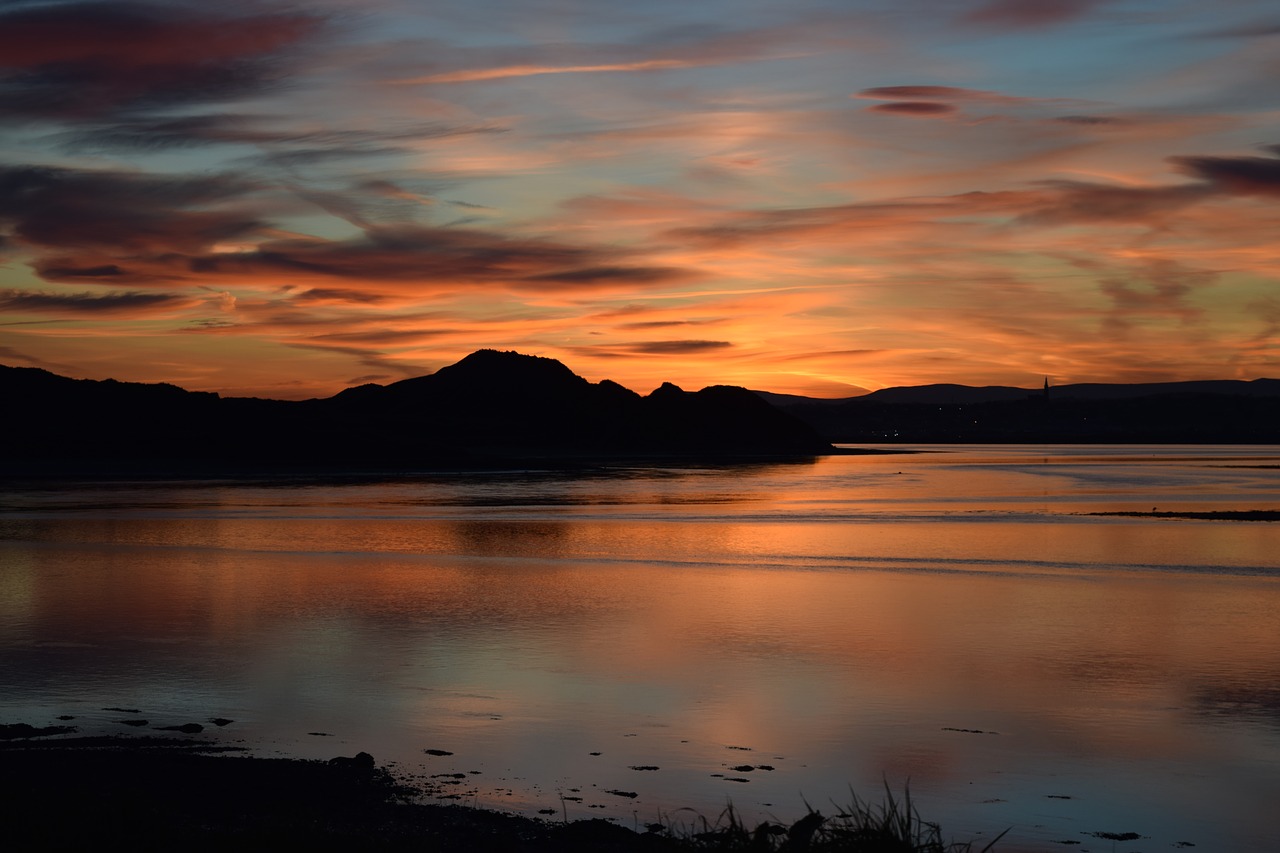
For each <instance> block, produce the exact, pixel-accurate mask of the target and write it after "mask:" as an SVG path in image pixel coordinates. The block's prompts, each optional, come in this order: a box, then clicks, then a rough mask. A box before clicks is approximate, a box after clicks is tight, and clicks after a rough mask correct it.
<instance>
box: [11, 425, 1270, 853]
mask: <svg viewBox="0 0 1280 853" xmlns="http://www.w3.org/2000/svg"><path fill="white" fill-rule="evenodd" d="M932 449H933V450H938V451H944V452H929V453H920V454H915V455H892V456H850V457H831V458H827V459H822V460H819V461H817V462H815V463H812V464H801V465H785V466H761V467H740V468H729V469H723V468H721V469H697V468H687V469H679V470H650V469H642V468H628V469H616V470H602V471H595V472H591V473H587V474H577V475H574V476H569V475H565V474H560V473H537V472H509V473H502V474H477V475H450V476H447V477H443V476H442V477H418V478H414V479H409V480H402V481H380V482H340V483H320V482H292V483H289V482H285V483H279V482H276V483H259V484H242V483H231V482H196V483H190V482H187V483H128V484H114V485H109V486H107V485H83V484H81V485H63V486H60V487H51V486H39V487H35V486H33V487H29V488H28V487H20V488H15V487H12V486H11V487H8V488H4V489H2V490H0V685H3V691H2V692H0V722H17V721H23V722H29V723H32V724H36V725H47V724H50V723H53V722H55V717H56V716H57V715H60V714H71V715H74V716H75V717H76V720H75V723H74V724H76V725H79V726H80V727H81V732H82V733H85V732H98V731H107V732H126V731H134V730H132V729H127V728H125V727H124V726H122V725H120V724H119V723H118V722H117V721H118V720H120V719H124V718H129V717H135V716H136V717H144V718H146V719H148V720H149V721H150V722H151V724H152V725H172V724H178V723H185V722H190V721H196V722H205V721H207V720H208V719H209V718H211V717H215V716H221V717H228V718H231V719H234V720H235V723H233V724H232V725H230V726H227V727H226V728H224V729H213V727H209V731H207V732H206V734H210V733H211V734H212V735H213V736H215V737H217V738H219V739H220V740H223V741H226V742H235V741H239V740H242V741H243V742H244V743H245V744H246V745H249V746H251V747H253V748H254V749H255V750H257V751H258V752H259V753H263V754H274V753H284V754H288V755H296V756H306V757H325V758H327V757H331V756H333V755H338V754H347V755H350V754H353V753H355V752H356V751H359V750H366V751H368V752H371V753H373V754H374V756H375V757H377V758H378V759H379V761H382V762H386V761H395V762H397V763H398V767H399V768H400V770H401V771H402V772H405V773H414V774H423V775H426V776H432V775H435V774H454V773H458V774H463V776H462V778H461V779H457V778H449V777H447V776H441V777H439V778H436V779H435V780H433V781H434V783H435V784H436V785H437V786H438V790H439V791H440V792H441V793H442V794H445V795H454V796H459V797H461V798H463V799H464V800H465V801H466V802H468V803H475V804H479V805H484V806H492V807H499V808H506V809H512V810H519V811H523V812H525V813H536V812H537V810H538V809H542V808H553V809H556V810H557V813H559V811H560V810H561V809H562V808H565V809H567V811H568V814H569V816H570V817H589V816H602V815H603V816H610V817H615V818H618V819H619V820H620V821H621V822H623V823H624V824H626V825H628V826H630V825H632V824H633V823H635V822H636V821H639V822H640V823H645V822H649V821H652V820H655V819H657V818H658V817H659V816H660V815H661V814H666V815H670V816H672V817H675V818H677V819H679V818H681V817H683V818H685V819H689V817H690V813H688V812H675V811H674V810H676V809H678V808H680V807H692V808H694V809H697V810H698V812H700V813H702V814H704V815H706V816H707V817H708V818H714V817H715V816H716V815H717V814H719V812H720V810H721V809H722V808H723V807H724V805H725V803H726V802H727V801H729V800H730V799H731V800H732V802H733V803H734V805H735V807H737V808H738V809H740V810H742V811H745V812H747V813H748V814H749V815H751V816H752V817H764V816H766V815H769V814H773V815H776V816H778V817H780V818H795V817H798V816H800V815H801V814H802V813H803V811H804V801H805V800H807V801H808V802H809V803H811V804H813V805H814V806H815V807H818V808H821V809H823V810H825V811H830V810H831V801H832V800H835V801H836V802H838V803H847V802H848V799H849V796H848V795H849V789H850V787H852V788H853V789H854V791H856V792H857V793H858V794H860V795H862V796H864V797H870V798H873V799H875V798H878V796H879V792H880V791H881V790H882V786H883V784H884V783H885V782H888V784H889V785H890V786H892V787H894V788H895V789H898V790H901V787H902V786H903V784H904V783H906V781H907V780H908V779H909V780H910V787H911V791H912V795H913V798H914V799H916V801H917V802H918V804H919V806H920V808H921V811H922V813H923V814H924V816H925V817H926V818H929V819H932V820H936V821H939V822H941V823H942V825H943V829H944V832H946V833H947V834H948V835H951V836H954V837H957V838H961V839H968V838H978V837H990V836H991V835H994V834H995V833H997V832H999V831H1000V830H1002V829H1004V828H1005V827H1010V826H1011V827H1013V830H1012V831H1011V833H1010V835H1009V836H1007V838H1006V841H1005V842H1002V843H1001V845H1000V847H999V848H998V849H1000V850H1005V851H1009V850H1023V849H1028V850H1061V849H1064V848H1063V846H1062V845H1061V844H1059V843H1057V842H1060V841H1064V840H1069V841H1078V842H1081V844H1080V846H1078V847H1073V848H1070V849H1077V850H1090V849H1091V850H1097V851H1103V850H1111V849H1112V842H1110V841H1104V840H1099V839H1098V838H1096V837H1093V836H1092V835H1090V834H1089V833H1094V832H1138V833H1140V834H1142V835H1144V836H1148V839H1147V840H1144V841H1143V842H1141V843H1137V844H1131V845H1124V844H1121V845H1119V846H1118V849H1124V850H1138V849H1144V850H1152V849H1168V848H1170V847H1171V846H1173V845H1176V844H1178V843H1180V842H1189V843H1193V844H1195V845H1196V849H1198V850H1210V851H1213V850H1222V851H1248V850H1272V849H1277V848H1278V847H1280V829H1278V828H1277V827H1278V824H1277V823H1276V819H1275V817H1274V812H1273V808H1274V805H1275V803H1277V802H1280V524H1275V523H1249V522H1225V521H1180V520H1170V519H1141V518H1137V519H1135V518H1114V517H1098V516H1090V515H1087V513H1091V512H1098V511H1110V510H1150V509H1151V508H1152V507H1159V508H1160V509H1161V510H1175V509H1186V510H1205V509H1277V508H1280V451H1277V449H1276V448H1272V447H1266V448H1250V447H1232V448H1217V447H1213V448H1205V447H1175V448H1168V447H1159V448H1157V447H1102V448H1099V447H1087V448H1073V447H1051V448H1043V447H1039V448H1027V447H994V448H992V447H986V448H979V447H948V448H932ZM106 707H122V708H136V709H138V711H139V713H138V714H125V713H122V712H113V711H104V710H102V709H103V708H106ZM311 732H322V733H325V734H324V735H323V736H322V735H319V734H309V733H311ZM425 749H439V750H446V751H449V752H451V753H452V755H448V756H430V755H427V754H425V753H424V752H423V750H425ZM597 753H598V754H597ZM634 767H655V768H657V769H644V770H637V769H632V768H634ZM766 768H771V769H766ZM610 791H624V792H634V793H635V794H636V795H637V796H635V797H634V798H631V797H622V796H620V795H618V794H616V793H609V792H610ZM562 796H563V797H565V798H566V799H564V800H562V799H561V797H562ZM577 798H580V799H577ZM802 798H803V799H802Z"/></svg>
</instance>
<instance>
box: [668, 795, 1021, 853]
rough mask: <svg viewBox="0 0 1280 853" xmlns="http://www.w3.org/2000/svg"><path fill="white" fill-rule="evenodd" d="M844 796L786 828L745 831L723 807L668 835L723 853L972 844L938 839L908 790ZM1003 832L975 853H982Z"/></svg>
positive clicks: (902, 851) (911, 849)
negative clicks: (828, 810)
mask: <svg viewBox="0 0 1280 853" xmlns="http://www.w3.org/2000/svg"><path fill="white" fill-rule="evenodd" d="M849 794H850V797H851V802H850V804H849V805H848V806H847V807H845V808H840V807H837V810H836V814H834V815H833V816H831V817H827V816H825V815H823V814H822V813H821V812H819V811H817V810H816V809H814V808H813V807H812V806H809V805H808V803H806V804H805V805H806V806H807V807H808V808H809V813H808V814H806V815H805V816H804V817H802V818H800V819H799V820H797V821H796V822H795V823H793V824H791V825H790V826H786V825H785V824H780V823H771V822H769V821H765V822H763V823H761V824H760V825H758V826H757V827H756V828H755V829H750V828H749V827H748V826H747V825H746V824H745V823H743V821H742V817H741V816H740V815H739V814H738V812H737V810H735V809H734V807H733V806H732V805H729V806H728V807H727V808H726V809H725V810H724V812H723V813H721V815H720V818H719V819H718V820H717V821H716V822H715V823H714V824H710V823H708V821H707V820H706V819H705V818H700V819H699V820H700V821H701V827H700V828H698V829H696V830H694V829H689V830H686V831H684V832H680V831H677V832H676V833H674V835H675V838H676V840H678V841H679V842H681V844H680V846H681V847H684V848H686V849H690V850H706V851H724V853H973V850H974V848H973V842H968V841H949V842H948V841H943V838H942V830H941V828H940V827H939V826H938V824H936V823H933V822H931V821H927V820H924V819H923V818H921V817H920V813H919V811H917V810H916V807H915V804H914V803H913V802H912V801H911V790H910V788H909V787H908V788H905V789H904V790H903V794H902V799H901V800H899V799H897V798H896V797H895V796H894V794H893V791H892V790H890V788H889V786H888V784H887V783H886V785H885V798H884V801H883V802H881V803H872V802H870V801H868V800H863V799H861V798H859V797H858V795H857V794H855V793H854V792H853V791H852V790H851V791H850V792H849ZM1008 831H1009V830H1007V829H1006V830H1005V831H1004V832H1002V833H1000V834H999V835H997V836H996V837H995V838H994V839H992V840H991V841H990V842H989V843H988V844H987V845H986V846H985V847H983V848H981V850H980V851H978V853H988V851H990V850H992V849H993V848H994V847H995V844H996V842H997V841H999V840H1000V839H1001V838H1003V837H1004V835H1005V833H1007V832H1008Z"/></svg>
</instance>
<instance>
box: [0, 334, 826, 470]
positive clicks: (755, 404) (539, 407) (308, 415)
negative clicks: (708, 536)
mask: <svg viewBox="0 0 1280 853" xmlns="http://www.w3.org/2000/svg"><path fill="white" fill-rule="evenodd" d="M0 399H3V400H4V402H5V412H6V416H5V417H4V419H3V421H2V422H0V439H2V441H0V475H2V474H5V473H7V474H10V475H13V474H24V475H25V474H42V473H51V474H77V473H85V474H119V473H126V474H132V473H142V474H159V475H163V474H167V473H211V474H218V473H226V474H240V473H255V472H264V471H270V472H298V473H315V472H345V471H393V472H394V471H410V470H433V469H441V468H445V469H449V468H468V467H494V466H504V465H512V464H527V463H529V462H531V461H538V462H539V463H545V462H551V463H560V462H574V461H583V460H592V459H610V460H616V459H619V458H628V457H635V458H653V457H662V458H673V457H679V458H687V459H696V460H727V459H738V458H779V457H805V456H809V457H811V456H814V455H818V454H823V453H829V452H831V450H832V448H831V446H830V444H829V443H828V442H826V441H824V440H822V439H821V438H820V437H819V436H818V435H817V433H816V432H814V430H813V429H812V428H810V427H808V426H807V425H805V424H804V423H802V422H801V421H799V420H797V419H796V418H794V417H792V416H791V415H788V414H786V413H784V412H782V411H781V410H779V409H778V408H776V407H774V406H772V405H769V404H768V403H766V402H765V401H764V400H762V399H761V398H760V397H759V396H758V395H756V394H754V393H752V392H751V391H748V390H746V389H743V388H735V387H728V386H714V387H710V388H704V389H702V390H701V391H697V392H686V391H683V390H681V389H680V388H678V387H676V386H675V385H671V384H665V385H663V386H662V387H661V388H658V389H657V390H656V391H654V392H653V393H651V394H649V395H648V396H641V395H639V394H636V393H635V392H633V391H629V390H627V389H626V388H624V387H622V386H621V385H618V384H617V383H615V382H610V381H608V380H606V381H603V382H598V383H591V382H588V381H587V380H586V379H583V378H582V377H580V376H577V375H575V374H574V373H573V372H572V371H570V370H569V369H568V368H567V367H565V366H564V365H563V364H561V363H560V362H558V361H555V360H553V359H548V358H539V357H536V356H529V355H521V354H518V353H514V352H497V351H494V350H481V351H479V352H475V353H472V354H471V355H469V356H467V357H466V358H464V359H462V360H461V361H459V362H458V363H457V364H453V365H451V366H449V367H445V368H442V369H440V370H438V371H437V372H435V373H433V374H431V375H429V376H421V377H417V378H414V379H406V380H403V381H401V382H395V383H393V384H390V385H385V386H382V385H361V386H359V387H355V388H350V389H347V390H346V391H343V392H341V393H340V394H337V395H335V396H333V397H329V398H326V399H317V400H302V401H283V400H263V399H258V398H240V397H221V396H219V395H218V394H214V393H209V392H192V391H186V390H183V389H182V388H178V387H176V386H173V385H166V384H158V385H151V384H140V383H132V382H116V381H114V380H106V381H93V380H84V379H81V380H76V379H69V378H66V377H63V376H58V375H55V374H52V373H49V372H47V371H44V370H39V369H36V368H20V367H4V366H0Z"/></svg>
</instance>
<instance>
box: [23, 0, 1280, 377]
mask: <svg viewBox="0 0 1280 853" xmlns="http://www.w3.org/2000/svg"><path fill="white" fill-rule="evenodd" d="M1278 285H1280V7H1277V5H1276V4H1275V2H1274V0H1216V2H1213V3H1206V2H1204V0H1196V2H1183V0H704V1H703V2H689V0H680V2H670V0H647V2H643V3H639V2H619V0H519V2H517V0H468V2H465V3H463V2H453V3H445V2H430V1H429V0H312V2H309V3H307V4H284V3H273V2H240V0H229V2H220V3H207V2H198V3H197V2H191V3H184V2H174V0H166V2H164V3H156V4H145V3H131V2H100V3H84V2H28V0H0V363H3V364H9V365H15V366H36V367H43V368H46V369H49V370H52V371H54V372H57V373H62V374H66V375H70V376H74V377H77V378H93V379H104V378H107V377H114V378H116V379H119V380H131V381H144V382H160V381H164V382H172V383H175V384H178V385H182V386H184V387H187V388H191V389H198V390H213V391H219V392H222V393H226V394H237V395H243V394H250V395H257V396H270V397H284V398H301V397H311V396H328V395H330V394H333V393H336V392H338V391H340V390H342V389H343V388H345V387H347V386H349V385H353V384H360V383H364V382H378V383H387V382H391V381H395V380H398V379H401V378H405V377H408V376H415V375H421V374H423V373H428V372H431V371H433V370H436V369H437V368H439V367H442V366H444V365H446V364H450V363H452V362H454V361H457V360H458V359H459V358H461V357H462V356H464V355H466V354H467V353H469V352H471V351H473V350H476V349H479V348H483V347H492V348H497V349H504V350H505V349H514V350H518V351H520V352H524V353H530V354H536V355H544V356H549V357H553V358H558V359H560V360H561V361H563V362H564V363H565V364H566V365H568V366H569V367H570V368H571V369H573V370H574V371H575V372H577V373H579V374H581V375H583V376H585V377H587V378H588V379H591V380H593V381H598V380H600V379H605V378H610V379H613V380H615V381H618V382H621V383H622V384H623V385H626V386H628V387H630V388H633V389H634V390H637V391H640V392H642V393H646V392H648V391H650V390H652V389H653V388H654V387H656V386H657V385H658V384H660V383H661V382H662V381H664V380H671V381H673V382H676V383H677V384H680V385H681V386H683V387H686V388H691V389H696V388H699V387H702V386H703V385H707V384H713V383H727V384H736V385H745V386H747V387H751V388H757V389H762V390H770V391H777V392H787V393H801V394H809V395H813V396H828V397H840V396H848V395H850V394H854V393H859V392H860V390H861V389H875V388H881V387H885V386H892V385H914V384H924V383H929V382H961V383H965V384H971V385H985V384H1011V385H1020V386H1024V387H1033V386H1038V385H1039V384H1040V383H1041V382H1042V381H1043V378H1044V377H1045V376H1047V377H1049V379H1050V380H1051V381H1052V382H1054V383H1058V384H1061V383H1067V382H1081V381H1102V382H1131V381H1163V380H1179V379H1208V378H1239V379H1253V378H1257V377H1261V376H1280V343H1278V339H1277V335H1278V334H1280V290H1278V289H1277V286H1278Z"/></svg>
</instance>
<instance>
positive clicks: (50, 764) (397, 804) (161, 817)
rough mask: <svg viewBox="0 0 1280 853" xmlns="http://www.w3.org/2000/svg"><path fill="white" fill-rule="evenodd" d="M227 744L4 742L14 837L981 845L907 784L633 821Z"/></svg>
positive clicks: (545, 845)
mask: <svg viewBox="0 0 1280 853" xmlns="http://www.w3.org/2000/svg"><path fill="white" fill-rule="evenodd" d="M18 737H26V735H19V736H18ZM215 751H217V752H231V753H235V752H237V751H238V750H237V749H235V748H229V747H218V746H215V745H214V744H211V743H205V742H200V741H192V740H174V739H168V738H154V737H140V738H111V737H85V738H72V739H69V740H66V739H64V740H53V741H39V740H16V739H9V740H6V741H0V802H3V804H4V807H5V814H6V819H5V840H6V843H7V844H9V845H11V846H12V849H16V850H36V849H39V850H49V849H77V850H95V849H142V850H178V849H181V850H230V849H236V850H268V849H270V850H288V849H305V850H318V851H345V850H382V851H386V850H395V851H400V850H404V851H409V850H415V851H417V850H424V849H425V850H468V851H480V852H481V853H483V851H525V853H541V852H542V851H546V852H547V853H550V851H563V852H564V853H573V851H614V853H662V851H671V853H680V852H681V851H725V853H734V852H735V851H744V853H746V851H752V852H753V853H756V851H758V853H795V851H814V852H815V853H819V852H820V851H829V853H842V852H843V853H885V851H898V852H899V853H969V852H970V851H972V850H973V847H972V845H971V844H970V843H967V842H945V841H944V840H943V838H942V833H941V830H940V829H939V828H938V826H937V825H936V824H933V823H930V822H928V821H925V820H923V819H922V818H921V817H920V815H919V814H918V813H917V811H916V809H915V806H914V804H913V803H912V802H911V798H910V794H909V793H906V794H904V795H903V798H902V799H901V800H899V799H897V798H895V797H894V796H893V794H892V793H891V792H890V791H889V790H888V788H887V786H886V789H885V801H884V802H883V803H878V804H873V803H870V802H865V801H862V800H860V799H858V798H857V797H854V798H853V802H852V804H851V805H850V806H849V807H847V808H845V809H843V810H841V811H840V812H839V813H837V814H835V815H833V816H831V817H826V816H823V815H822V814H820V813H818V812H816V811H810V812H809V813H808V814H806V815H805V816H803V817H801V818H800V819H799V820H797V821H795V822H793V823H790V824H783V823H776V822H772V821H766V822H764V823H761V824H759V825H757V826H755V827H749V826H748V825H747V824H746V823H744V822H743V820H742V818H741V816H740V815H739V814H738V813H737V812H736V811H734V810H733V809H732V808H729V809H727V810H726V811H725V812H724V814H723V815H721V817H720V819H719V820H717V821H716V822H714V823H710V822H708V821H705V820H701V819H697V820H696V821H695V822H694V823H693V824H692V825H681V824H679V823H672V822H669V821H668V822H663V823H654V824H650V825H648V826H640V825H637V826H636V827H633V828H627V827H623V826H619V825H617V824H615V823H611V822H609V821H606V820H599V819H597V820H581V821H567V820H563V821H561V820H553V821H544V820H533V819H530V818H524V817H518V816H515V815H508V814H501V813H498V812H494V811H488V810H484V809H475V808H467V807H463V806H457V805H447V806H446V805H424V804H419V803H414V802H411V800H412V799H413V798H414V796H415V794H416V793H417V792H416V791H415V790H414V789H412V788H410V787H407V786H405V785H403V784H401V783H400V782H398V781H397V780H396V779H395V778H393V777H392V776H391V774H390V773H388V772H387V771H386V770H385V769H382V768H379V767H376V766H375V762H374V759H373V758H372V756H369V755H368V754H367V753H360V754H359V755H356V756H354V757H340V758H335V759H333V760H331V761H328V762H324V761H300V760H290V759H280V758H247V757H226V756H216V755H210V754H206V753H209V752H215ZM1002 835H1003V833H1002V834H1001V836H1002ZM1001 836H997V838H996V841H998V840H999V838H1000V837H1001ZM994 844H995V841H993V842H991V843H989V844H987V845H986V846H985V847H983V848H981V850H983V851H986V850H990V849H992V847H993V845H994Z"/></svg>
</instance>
